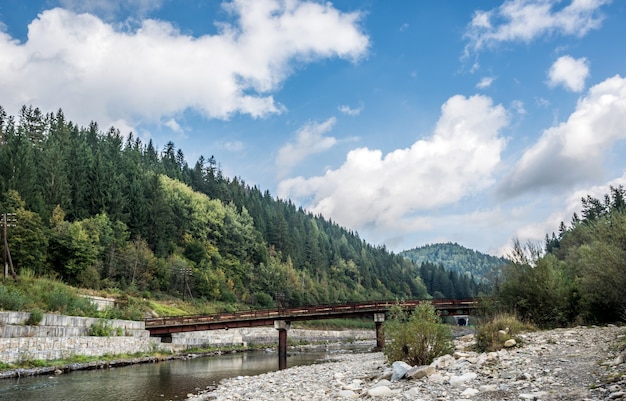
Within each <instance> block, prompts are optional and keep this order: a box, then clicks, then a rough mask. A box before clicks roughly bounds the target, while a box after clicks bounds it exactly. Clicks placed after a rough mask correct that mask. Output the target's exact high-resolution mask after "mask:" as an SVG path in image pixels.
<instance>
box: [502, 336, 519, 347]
mask: <svg viewBox="0 0 626 401" xmlns="http://www.w3.org/2000/svg"><path fill="white" fill-rule="evenodd" d="M516 345H517V341H515V340H514V339H512V338H511V339H510V340H506V341H505V342H504V346H505V347H506V348H511V347H515V346H516Z"/></svg>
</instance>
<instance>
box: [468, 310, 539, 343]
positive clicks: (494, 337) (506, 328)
mask: <svg viewBox="0 0 626 401" xmlns="http://www.w3.org/2000/svg"><path fill="white" fill-rule="evenodd" d="M533 330H536V328H535V326H533V325H532V324H528V323H524V322H521V321H520V320H519V319H517V317H515V316H513V315H510V314H506V313H501V314H498V315H496V316H494V317H492V318H491V319H490V320H488V321H486V322H484V323H480V324H479V325H478V329H477V331H476V347H477V348H478V350H479V351H481V352H484V351H497V350H499V349H501V348H503V347H504V342H505V341H507V340H509V339H511V338H515V336H516V335H517V334H519V333H521V332H523V331H533ZM515 339H516V341H519V338H515Z"/></svg>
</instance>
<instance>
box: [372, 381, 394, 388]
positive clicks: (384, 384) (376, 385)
mask: <svg viewBox="0 0 626 401" xmlns="http://www.w3.org/2000/svg"><path fill="white" fill-rule="evenodd" d="M390 385H391V382H390V381H389V380H387V379H382V380H379V381H378V382H376V384H374V385H373V386H372V388H374V387H381V386H387V387H389V386H390Z"/></svg>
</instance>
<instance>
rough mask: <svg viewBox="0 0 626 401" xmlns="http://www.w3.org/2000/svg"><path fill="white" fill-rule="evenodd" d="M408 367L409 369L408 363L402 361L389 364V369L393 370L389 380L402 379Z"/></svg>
mask: <svg viewBox="0 0 626 401" xmlns="http://www.w3.org/2000/svg"><path fill="white" fill-rule="evenodd" d="M409 369H411V365H409V364H408V363H406V362H402V361H395V362H394V363H393V364H392V365H391V370H392V372H393V373H392V374H391V381H392V382H397V381H398V380H400V379H402V378H403V377H404V375H405V374H406V372H407V371H408V370H409Z"/></svg>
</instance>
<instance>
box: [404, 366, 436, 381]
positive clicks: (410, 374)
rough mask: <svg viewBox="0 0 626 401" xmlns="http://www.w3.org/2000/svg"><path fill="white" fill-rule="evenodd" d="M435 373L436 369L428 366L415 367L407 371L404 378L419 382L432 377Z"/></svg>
mask: <svg viewBox="0 0 626 401" xmlns="http://www.w3.org/2000/svg"><path fill="white" fill-rule="evenodd" d="M434 373H435V367H434V366H430V365H426V366H413V367H412V368H411V369H409V370H407V371H406V373H405V374H404V377H405V378H407V379H413V380H418V379H421V378H422V377H426V376H430V375H432V374H434Z"/></svg>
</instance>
